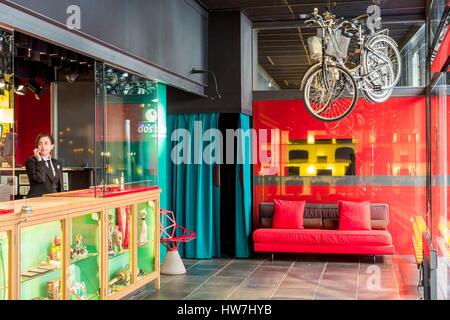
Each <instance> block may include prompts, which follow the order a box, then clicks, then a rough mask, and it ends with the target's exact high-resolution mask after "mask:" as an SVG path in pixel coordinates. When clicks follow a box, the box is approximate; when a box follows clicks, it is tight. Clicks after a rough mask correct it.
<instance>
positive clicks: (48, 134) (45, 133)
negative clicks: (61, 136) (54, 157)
mask: <svg viewBox="0 0 450 320" xmlns="http://www.w3.org/2000/svg"><path fill="white" fill-rule="evenodd" d="M45 137H47V138H49V139H50V142H51V144H55V138H53V136H52V135H51V134H50V133H47V132H42V133H40V134H38V136H37V137H36V140H34V145H35V146H36V148H37V147H38V145H39V140H41V139H42V138H45Z"/></svg>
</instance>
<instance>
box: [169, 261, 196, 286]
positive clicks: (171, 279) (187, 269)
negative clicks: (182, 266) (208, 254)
mask: <svg viewBox="0 0 450 320" xmlns="http://www.w3.org/2000/svg"><path fill="white" fill-rule="evenodd" d="M200 261H201V260H197V262H196V263H194V264H192V265H191V266H189V267H187V268H186V272H187V271H189V270H190V269H191V268H192V267H194V266H196V265H197V264H199V263H200ZM175 278H176V277H171V278H170V279H168V280H167V281H166V282H164V286H165V285H166V284H168V283H170V282H172V281H173V280H174V279H175Z"/></svg>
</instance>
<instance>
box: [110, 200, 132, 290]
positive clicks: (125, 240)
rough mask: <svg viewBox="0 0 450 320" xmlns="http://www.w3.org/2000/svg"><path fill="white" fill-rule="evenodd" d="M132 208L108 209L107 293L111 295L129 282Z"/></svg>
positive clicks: (130, 273)
mask: <svg viewBox="0 0 450 320" xmlns="http://www.w3.org/2000/svg"><path fill="white" fill-rule="evenodd" d="M131 215H132V208H131V207H130V206H126V207H120V208H115V209H110V210H109V211H108V274H109V275H108V279H109V283H108V284H109V288H108V294H109V295H113V294H114V293H116V292H119V291H121V290H123V289H124V288H126V287H127V286H129V285H130V284H131V278H132V270H131V267H130V266H131V257H132V256H131V252H130V245H131V243H130V236H131V221H132V217H131Z"/></svg>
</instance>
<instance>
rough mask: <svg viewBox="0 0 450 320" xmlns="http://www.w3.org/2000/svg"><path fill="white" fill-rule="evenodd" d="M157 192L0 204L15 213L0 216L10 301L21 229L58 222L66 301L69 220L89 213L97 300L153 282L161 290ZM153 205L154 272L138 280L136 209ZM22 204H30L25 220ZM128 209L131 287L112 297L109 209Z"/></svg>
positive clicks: (16, 293) (16, 294)
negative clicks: (94, 216) (94, 232)
mask: <svg viewBox="0 0 450 320" xmlns="http://www.w3.org/2000/svg"><path fill="white" fill-rule="evenodd" d="M160 192H161V190H159V189H155V190H149V191H140V192H136V193H131V194H126V195H120V196H115V197H110V198H81V197H72V196H71V193H70V192H69V193H58V194H52V195H48V196H46V197H42V198H33V199H24V200H17V201H14V202H4V203H0V209H11V208H13V209H14V213H11V214H5V215H0V231H2V232H3V231H6V232H7V234H8V237H9V259H8V260H9V262H8V265H9V272H8V273H9V286H8V293H9V294H8V297H9V299H20V297H21V295H20V274H21V270H20V265H21V259H20V255H21V252H20V251H21V233H22V229H23V228H26V227H30V226H35V225H40V224H44V223H48V222H54V221H58V220H59V221H61V232H62V233H61V246H62V252H61V253H62V268H61V273H62V276H61V289H62V290H63V291H62V292H63V294H62V298H63V299H69V298H70V292H69V289H70V288H69V285H68V283H69V276H70V274H69V270H70V240H71V239H70V232H69V231H70V230H71V227H72V219H73V218H76V217H79V216H83V215H86V214H88V213H98V214H99V221H100V223H99V239H98V241H99V242H98V250H99V258H98V259H99V280H100V299H102V300H103V299H104V300H116V299H121V298H123V297H125V296H127V295H129V294H130V293H132V292H133V291H135V290H137V289H139V288H140V287H142V286H144V285H146V284H148V283H149V282H151V281H155V287H156V288H157V289H159V288H160V198H159V196H160ZM149 201H153V202H154V205H155V206H154V215H155V216H154V221H155V223H154V228H153V230H148V232H154V241H153V244H154V246H155V248H154V263H155V266H154V271H153V272H151V273H149V274H148V275H146V276H145V277H144V278H142V279H139V280H138V278H137V276H138V261H137V259H138V238H137V237H138V235H137V226H138V223H137V218H138V212H137V208H138V205H139V204H142V203H146V202H149ZM24 205H30V206H31V207H32V208H33V212H32V214H31V215H30V216H27V217H25V215H24V214H23V213H21V208H22V206H24ZM126 206H130V207H131V220H130V226H131V232H130V254H131V264H130V270H131V272H132V279H131V284H130V285H129V286H127V287H126V288H124V289H123V290H121V291H120V292H117V293H115V294H113V295H111V296H109V295H108V281H109V277H108V258H109V257H108V220H107V219H108V210H109V209H113V208H120V207H126Z"/></svg>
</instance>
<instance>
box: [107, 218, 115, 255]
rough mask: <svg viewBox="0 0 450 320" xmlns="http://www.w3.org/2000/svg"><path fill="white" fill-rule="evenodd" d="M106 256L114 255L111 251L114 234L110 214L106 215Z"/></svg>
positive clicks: (112, 220)
mask: <svg viewBox="0 0 450 320" xmlns="http://www.w3.org/2000/svg"><path fill="white" fill-rule="evenodd" d="M108 230H109V232H108V254H109V255H114V250H113V242H112V239H113V234H114V216H113V215H112V214H109V215H108Z"/></svg>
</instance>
